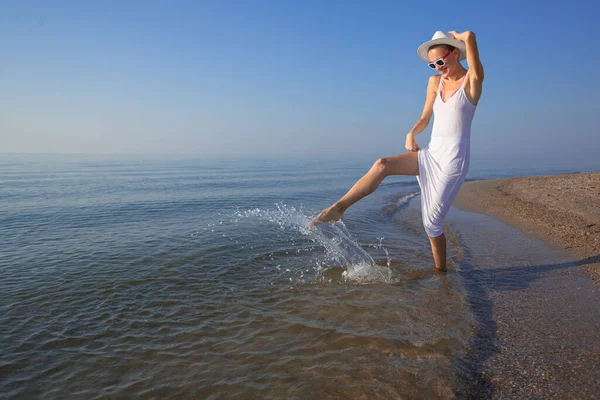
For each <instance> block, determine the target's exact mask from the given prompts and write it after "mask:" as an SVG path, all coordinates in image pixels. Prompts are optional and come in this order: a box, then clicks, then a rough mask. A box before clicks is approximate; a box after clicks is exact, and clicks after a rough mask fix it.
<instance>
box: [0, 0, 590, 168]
mask: <svg viewBox="0 0 600 400" xmlns="http://www.w3.org/2000/svg"><path fill="white" fill-rule="evenodd" d="M597 4H598V2H593V1H571V2H553V1H544V2H535V1H494V2H492V1H490V2H487V1H477V2H470V1H463V2H450V1H445V2H421V1H389V2H388V1H386V2H383V1H361V2H359V1H325V0H322V1H293V2H292V1H284V0H271V1H251V0H247V1H239V0H238V1H227V0H223V1H197V2H194V1H189V2H183V1H171V2H167V1H162V2H160V1H143V2H142V1H46V2H32V1H26V0H24V1H0V60H1V63H0V152H26V153H27V152H33V153H37V152H43V153H136V154H138V153H169V154H198V155H275V154H280V155H306V154H310V155H323V154H332V155H359V154H362V155H373V156H388V155H393V154H397V153H400V152H403V151H404V137H405V134H406V132H407V131H408V130H409V129H410V128H411V127H412V125H413V124H414V123H415V122H416V120H417V119H418V118H419V116H420V113H421V110H422V107H423V102H424V99H425V88H426V84H427V78H428V76H429V75H430V74H431V72H430V70H429V68H428V67H427V66H426V65H425V63H424V62H422V61H421V60H420V59H419V58H418V57H417V55H416V48H417V47H418V46H419V45H420V44H421V43H422V42H424V41H426V40H428V39H430V38H431V36H432V34H433V33H434V32H435V31H436V30H446V31H448V30H452V29H455V30H458V31H463V30H472V31H474V32H475V33H476V35H477V38H478V42H479V47H480V52H481V58H482V62H483V64H484V68H485V70H486V80H485V82H484V94H483V97H482V99H481V101H480V104H479V107H478V110H477V113H476V115H475V120H474V122H473V129H472V154H475V155H501V154H507V153H511V154H516V155H518V156H526V155H527V154H542V153H543V154H548V155H550V156H561V155H564V154H566V153H568V152H573V151H576V152H577V154H578V155H580V156H593V155H594V154H596V153H597V151H598V149H600V136H599V135H598V122H599V116H600V100H599V97H598V89H599V86H600V85H598V77H597V75H598V74H597V72H596V71H597V69H598V68H599V66H598V61H599V59H600V57H599V51H598V49H599V48H600V46H599V45H598V40H597V39H596V36H597V35H598V32H597V30H596V29H594V28H596V27H597V15H598V14H599V12H600V6H599V5H597ZM430 131H431V125H430V126H429V127H428V129H427V130H426V131H425V132H423V133H422V134H420V135H419V136H418V137H417V138H418V141H419V143H420V144H421V145H425V144H426V143H427V141H428V140H429V132H430Z"/></svg>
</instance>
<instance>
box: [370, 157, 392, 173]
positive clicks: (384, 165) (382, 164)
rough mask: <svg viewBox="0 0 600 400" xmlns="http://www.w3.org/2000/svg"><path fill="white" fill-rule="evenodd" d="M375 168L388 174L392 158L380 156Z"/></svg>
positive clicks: (374, 165)
mask: <svg viewBox="0 0 600 400" xmlns="http://www.w3.org/2000/svg"><path fill="white" fill-rule="evenodd" d="M373 168H375V170H376V171H377V172H379V173H380V174H384V175H386V174H387V173H388V171H389V168H390V160H388V159H387V158H379V159H378V160H377V161H375V164H373Z"/></svg>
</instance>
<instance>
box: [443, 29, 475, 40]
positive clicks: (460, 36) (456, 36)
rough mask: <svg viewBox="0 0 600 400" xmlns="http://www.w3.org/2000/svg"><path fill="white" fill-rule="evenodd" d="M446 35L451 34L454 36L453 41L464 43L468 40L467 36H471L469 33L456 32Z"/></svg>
mask: <svg viewBox="0 0 600 400" xmlns="http://www.w3.org/2000/svg"><path fill="white" fill-rule="evenodd" d="M448 33H449V34H451V35H452V36H454V39H456V40H460V41H461V42H466V41H467V40H468V38H469V35H471V31H464V32H462V33H458V32H456V31H450V32H448Z"/></svg>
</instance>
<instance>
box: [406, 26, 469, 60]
mask: <svg viewBox="0 0 600 400" xmlns="http://www.w3.org/2000/svg"><path fill="white" fill-rule="evenodd" d="M436 44H449V45H450V46H454V47H456V48H458V50H459V51H460V56H459V57H458V59H459V60H464V59H465V58H467V48H466V47H465V43H464V42H461V41H460V40H456V39H454V37H453V36H452V35H451V34H449V33H446V32H443V31H437V32H435V33H434V34H433V37H432V38H431V40H430V41H428V42H425V43H423V44H422V45H420V46H419V48H418V49H417V54H418V55H419V57H421V59H422V60H423V61H426V62H429V58H428V57H427V52H428V51H429V48H430V47H431V46H434V45H436Z"/></svg>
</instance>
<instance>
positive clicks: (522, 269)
mask: <svg viewBox="0 0 600 400" xmlns="http://www.w3.org/2000/svg"><path fill="white" fill-rule="evenodd" d="M463 251H464V258H462V259H461V260H460V261H457V262H456V263H457V264H458V265H459V268H458V271H457V273H458V275H459V276H460V278H461V280H462V282H463V285H464V287H465V290H466V300H467V303H468V305H469V307H470V308H471V311H472V313H473V317H474V327H473V335H472V339H471V343H470V346H469V348H468V350H467V352H466V354H464V355H463V356H462V357H460V358H458V359H457V360H455V362H456V365H457V370H458V371H459V382H457V385H456V387H455V393H456V395H457V397H458V398H461V399H463V398H464V399H487V398H491V397H492V395H493V394H494V386H493V384H492V382H491V380H490V377H488V376H487V375H486V361H487V360H488V359H490V358H491V357H492V356H494V355H495V354H497V353H498V351H499V349H498V347H497V339H498V338H497V334H496V332H497V327H496V321H494V315H493V307H492V306H493V304H492V300H491V299H490V297H489V295H488V293H489V292H503V291H504V292H505V291H512V290H523V289H527V288H529V287H530V286H531V284H532V283H533V282H534V281H535V280H537V279H538V278H540V277H542V276H543V275H544V274H546V273H548V272H550V271H554V270H563V269H568V268H573V267H578V266H583V265H587V264H594V263H600V254H598V255H595V256H592V257H587V258H584V259H581V260H577V261H568V262H560V263H555V264H539V265H519V264H516V265H514V266H506V267H498V268H490V269H479V268H477V267H476V266H475V263H474V261H473V260H474V258H473V256H472V253H471V251H470V249H469V248H468V247H466V246H464V247H463Z"/></svg>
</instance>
